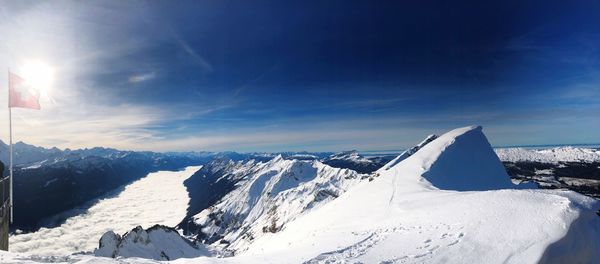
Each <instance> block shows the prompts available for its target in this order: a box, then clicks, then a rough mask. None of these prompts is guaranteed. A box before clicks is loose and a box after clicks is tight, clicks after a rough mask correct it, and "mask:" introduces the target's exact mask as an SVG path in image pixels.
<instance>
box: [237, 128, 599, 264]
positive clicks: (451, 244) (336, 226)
mask: <svg viewBox="0 0 600 264" xmlns="http://www.w3.org/2000/svg"><path fill="white" fill-rule="evenodd" d="M464 148H466V149H469V150H470V151H471V152H472V153H470V154H469V157H471V158H475V157H477V156H482V157H490V152H491V151H492V150H491V148H490V147H489V144H488V143H487V140H485V136H483V134H482V131H481V128H480V127H466V128H460V129H456V130H453V131H450V132H448V133H446V134H444V135H443V136H441V137H440V138H438V139H436V140H434V141H432V142H431V143H430V144H427V145H426V146H424V147H423V148H422V149H421V150H419V151H418V152H416V153H415V154H414V155H412V156H411V157H409V158H407V159H406V160H404V161H403V162H400V163H398V164H397V165H396V166H394V167H392V168H390V169H389V170H387V171H386V172H382V173H381V176H380V177H378V178H376V179H375V180H373V181H372V182H362V183H360V184H358V185H357V186H355V187H354V188H353V189H352V190H351V191H349V192H346V193H345V194H343V195H341V196H340V197H339V198H338V199H335V200H333V201H331V202H330V203H327V204H325V205H323V206H321V207H319V208H317V209H315V210H313V211H312V212H310V213H307V214H305V215H303V216H301V217H299V218H297V219H296V220H295V221H293V222H290V223H288V225H287V226H286V228H285V229H284V230H282V231H281V232H279V233H276V234H270V235H266V236H263V237H261V238H259V239H257V240H256V241H255V242H254V243H253V244H252V245H251V246H250V248H249V249H248V250H247V251H246V252H244V253H243V254H241V255H239V256H236V261H240V262H260V261H263V262H270V263H301V262H305V261H306V262H308V263H331V262H365V263H379V262H384V263H422V262H427V263H447V262H450V263H535V262H537V261H539V260H540V259H544V260H547V261H550V262H552V261H554V262H560V261H562V260H565V259H570V260H571V262H577V261H580V262H582V263H592V262H593V260H594V259H598V258H599V257H600V239H599V238H598V235H597V234H599V233H600V218H599V217H598V216H597V215H596V214H595V211H596V210H598V208H599V207H600V205H599V204H598V201H596V200H594V199H592V198H589V197H585V196H583V195H579V194H577V193H574V192H569V191H548V190H514V189H505V190H494V191H467V192H464V191H463V192H460V191H449V190H443V189H441V188H440V187H439V186H436V185H435V184H436V183H437V182H438V180H439V179H440V178H442V177H443V176H444V175H446V176H448V177H455V176H456V177H464V176H461V175H469V176H471V179H472V180H474V181H475V183H474V184H472V185H471V186H469V187H473V188H475V189H480V188H481V187H482V185H481V184H480V183H485V186H488V187H490V188H491V189H499V188H502V187H507V186H506V182H505V180H507V179H490V178H496V177H500V176H502V177H503V175H501V174H499V172H498V170H497V168H498V166H500V164H497V165H498V166H496V165H493V164H494V162H493V161H492V160H490V161H487V162H485V164H484V165H476V166H473V165H475V164H474V163H476V162H482V160H480V159H478V160H473V161H471V160H469V159H467V158H466V157H463V156H464V155H465V154H467V153H465V152H464V151H463V149H464ZM438 160H441V161H444V160H447V161H446V162H442V163H438V162H437V161H438ZM448 161H455V162H457V163H456V164H452V163H450V162H448ZM495 163H499V161H498V160H497V158H495ZM442 166H446V167H442ZM461 168H462V171H461ZM445 170H447V171H448V172H449V173H448V174H443V173H442V172H443V171H445ZM433 172H435V173H433ZM477 175H478V176H477ZM479 178H481V179H479ZM460 182H462V183H464V181H460ZM442 183H445V182H444V181H442ZM449 187H451V188H454V187H456V186H449ZM465 189H471V188H465Z"/></svg>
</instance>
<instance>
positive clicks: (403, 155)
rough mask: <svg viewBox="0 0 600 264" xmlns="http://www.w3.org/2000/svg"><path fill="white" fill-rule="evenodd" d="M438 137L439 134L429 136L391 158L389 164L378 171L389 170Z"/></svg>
mask: <svg viewBox="0 0 600 264" xmlns="http://www.w3.org/2000/svg"><path fill="white" fill-rule="evenodd" d="M437 137H438V136H437V135H429V136H427V137H426V138H425V139H424V140H423V141H421V143H419V144H418V145H416V146H414V147H412V148H409V149H407V150H405V151H404V152H402V153H400V155H398V156H397V157H395V158H394V159H393V160H391V161H390V162H388V163H387V164H385V165H383V167H381V168H380V169H379V170H378V171H379V172H381V171H386V170H389V169H390V168H392V167H394V166H396V164H398V163H400V162H401V161H403V160H405V159H406V158H408V157H410V156H411V155H412V154H415V153H416V152H417V151H418V150H419V149H421V148H422V147H424V146H425V145H427V144H429V142H431V141H433V140H434V139H436V138H437Z"/></svg>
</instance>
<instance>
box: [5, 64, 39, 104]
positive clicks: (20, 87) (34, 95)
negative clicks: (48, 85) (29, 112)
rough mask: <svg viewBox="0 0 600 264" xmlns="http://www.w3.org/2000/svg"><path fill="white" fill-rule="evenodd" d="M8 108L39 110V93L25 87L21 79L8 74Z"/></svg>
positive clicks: (32, 88) (27, 86)
mask: <svg viewBox="0 0 600 264" xmlns="http://www.w3.org/2000/svg"><path fill="white" fill-rule="evenodd" d="M8 75H9V81H8V89H9V105H8V106H9V107H22V108H30V109H37V110H40V108H41V107H40V91H39V90H37V89H35V88H34V87H31V85H27V83H26V82H25V80H23V78H21V77H19V76H18V75H16V74H14V73H12V72H9V73H8Z"/></svg>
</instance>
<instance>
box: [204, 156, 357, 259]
mask: <svg viewBox="0 0 600 264" xmlns="http://www.w3.org/2000/svg"><path fill="white" fill-rule="evenodd" d="M248 166H250V167H248ZM238 167H244V168H245V170H244V171H245V173H244V174H243V175H244V179H243V180H241V181H239V182H238V183H237V184H236V185H237V186H236V188H235V189H234V190H233V191H231V192H230V193H228V194H227V195H225V196H224V197H223V198H222V199H221V200H220V201H219V202H217V203H216V204H214V205H213V206H210V207H209V208H207V209H205V210H203V211H201V212H200V213H199V214H197V215H195V216H193V222H194V223H195V224H196V225H197V226H199V227H201V228H200V229H199V232H198V236H197V237H198V239H199V240H200V241H202V242H204V243H208V244H213V245H214V246H216V247H222V248H223V249H225V250H226V251H228V252H237V251H243V250H244V249H245V248H246V247H247V246H248V245H249V244H250V243H252V241H253V240H255V239H257V238H259V237H261V236H264V235H265V234H268V233H276V232H279V231H280V230H281V229H282V228H284V227H285V225H286V224H287V223H288V222H290V221H292V220H293V219H294V218H296V217H297V216H299V215H302V214H303V213H305V212H307V211H309V210H311V209H312V208H315V207H318V206H319V205H320V204H323V203H326V202H328V201H330V200H332V199H334V198H336V197H338V196H340V195H341V194H342V193H344V192H345V191H346V190H348V189H349V188H350V187H351V186H353V185H355V184H356V183H358V182H360V181H361V179H365V178H367V175H363V174H358V173H357V172H355V171H352V170H348V169H339V168H332V167H330V166H327V165H325V164H323V163H321V162H319V161H314V160H313V161H301V160H286V159H284V158H283V157H281V156H277V157H275V158H274V159H272V160H270V161H268V162H266V163H257V164H252V163H251V162H248V163H246V164H243V165H241V164H238V165H237V167H236V168H238ZM237 171H239V170H237Z"/></svg>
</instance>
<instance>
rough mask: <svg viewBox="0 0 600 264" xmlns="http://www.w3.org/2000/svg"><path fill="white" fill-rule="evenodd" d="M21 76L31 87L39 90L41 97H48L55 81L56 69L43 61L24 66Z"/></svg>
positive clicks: (28, 63)
mask: <svg viewBox="0 0 600 264" xmlns="http://www.w3.org/2000/svg"><path fill="white" fill-rule="evenodd" d="M20 75H21V77H23V79H24V80H25V82H27V83H28V84H29V85H31V87H33V88H35V89H38V90H39V91H40V94H41V95H45V96H47V95H48V91H49V90H50V88H51V87H52V82H53V81H54V68H52V67H51V66H50V65H48V64H46V63H43V62H41V61H30V62H27V63H25V64H23V67H22V68H21V69H20Z"/></svg>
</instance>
